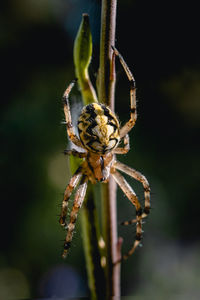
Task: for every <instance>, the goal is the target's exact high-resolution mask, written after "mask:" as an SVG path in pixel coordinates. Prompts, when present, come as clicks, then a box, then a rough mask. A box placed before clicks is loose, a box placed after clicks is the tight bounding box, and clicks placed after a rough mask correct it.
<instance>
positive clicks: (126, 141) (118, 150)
mask: <svg viewBox="0 0 200 300" xmlns="http://www.w3.org/2000/svg"><path fill="white" fill-rule="evenodd" d="M123 139H124V147H117V148H115V149H114V150H113V153H114V154H126V153H128V151H129V150H130V143H129V135H128V134H126V135H125V136H124V138H123Z"/></svg>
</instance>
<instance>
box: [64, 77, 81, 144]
mask: <svg viewBox="0 0 200 300" xmlns="http://www.w3.org/2000/svg"><path fill="white" fill-rule="evenodd" d="M75 82H76V80H74V81H72V82H71V83H70V85H69V86H68V87H67V89H66V91H65V92H64V95H63V104H64V114H65V119H66V126H67V133H68V136H69V138H70V140H71V141H72V143H74V144H75V145H76V146H78V147H81V148H82V147H83V146H82V143H81V141H80V140H79V138H78V137H77V135H76V134H75V130H74V127H73V125H72V118H71V112H70V106H69V94H70V92H71V90H72V88H73V86H74V84H75Z"/></svg>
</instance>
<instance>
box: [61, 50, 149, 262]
mask: <svg viewBox="0 0 200 300" xmlns="http://www.w3.org/2000/svg"><path fill="white" fill-rule="evenodd" d="M112 49H113V54H114V55H113V60H114V56H115V55H117V56H118V57H119V60H120V62H121V64H122V66H123V68H124V70H125V72H126V75H127V77H128V79H129V81H130V119H129V121H128V122H127V123H126V124H125V125H124V126H122V127H120V126H119V121H118V119H117V117H116V116H115V114H114V113H113V112H112V111H111V109H110V108H109V107H106V106H105V105H103V104H101V103H92V104H89V105H86V106H84V107H83V110H82V112H81V114H80V117H79V119H78V131H79V137H78V136H77V135H76V134H75V130H74V127H73V125H72V120H71V113H70V106H69V99H68V97H69V93H70V91H71V89H72V87H73V85H74V83H75V82H72V83H71V84H70V85H69V86H68V88H67V89H66V91H65V93H64V95H63V103H64V113H65V119H66V126H67V133H68V136H69V138H70V140H71V141H72V143H74V144H75V145H76V146H78V147H80V148H82V150H83V151H81V152H79V151H77V150H75V149H72V150H66V151H65V153H66V154H72V155H74V156H78V157H80V158H83V162H82V163H81V165H80V167H79V168H78V169H77V170H76V172H75V173H74V175H73V176H72V177H71V179H70V182H69V184H68V186H67V188H66V190H65V193H64V199H63V202H62V210H61V215H60V224H61V225H62V226H64V227H65V228H66V229H67V235H66V239H65V243H64V252H63V257H66V255H67V253H68V250H69V248H70V245H71V241H72V236H73V232H74V228H75V223H76V219H77V215H78V211H79V209H80V207H81V205H82V203H83V200H84V197H85V194H86V190H87V184H88V180H89V181H91V182H92V183H93V184H95V183H96V182H98V181H100V182H106V181H108V180H109V178H110V176H112V177H113V178H114V180H115V181H116V183H117V184H118V185H119V187H120V188H121V189H122V191H123V192H124V194H125V195H126V196H127V198H128V199H129V200H130V201H131V203H132V204H133V205H134V206H135V209H136V218H135V219H133V220H131V221H128V222H124V224H125V225H127V224H132V223H136V238H135V241H134V243H133V246H132V248H131V249H130V250H129V252H128V253H127V254H126V255H124V256H123V258H127V257H128V256H130V255H131V254H132V253H133V252H134V251H135V249H136V247H137V246H138V245H139V244H140V241H141V238H142V219H143V218H145V217H146V216H147V215H148V214H149V211H150V187H149V183H148V181H147V179H146V178H145V176H144V175H142V174H141V173H140V172H138V171H136V170H135V169H133V168H130V167H128V166H126V165H124V164H122V163H120V162H119V161H117V160H116V159H115V154H126V153H127V152H128V151H129V149H130V146H129V136H128V132H129V131H130V130H131V129H132V128H133V126H134V125H135V122H136V119H137V111H136V87H135V79H134V77H133V75H132V73H131V71H130V70H129V68H128V66H127V64H126V63H125V61H124V59H123V57H122V56H121V54H120V53H119V52H118V51H117V49H116V48H114V47H112ZM120 141H122V142H123V147H118V144H119V142H120ZM118 170H119V171H121V172H124V173H125V174H128V175H129V176H131V177H133V178H134V179H136V180H138V181H140V182H141V183H142V185H143V188H144V197H145V204H144V209H142V207H141V205H140V202H139V200H138V197H137V196H136V194H135V192H134V190H133V189H132V187H131V186H130V185H129V184H128V182H127V181H126V179H125V178H124V177H123V176H122V175H121V173H120V172H118ZM78 184H79V187H78V189H77V192H76V194H75V199H74V204H73V207H72V210H71V213H70V220H69V222H68V224H67V222H66V217H67V209H68V201H69V198H70V196H71V194H72V191H73V190H74V189H75V188H76V187H77V185H78Z"/></svg>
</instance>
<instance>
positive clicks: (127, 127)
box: [112, 46, 137, 138]
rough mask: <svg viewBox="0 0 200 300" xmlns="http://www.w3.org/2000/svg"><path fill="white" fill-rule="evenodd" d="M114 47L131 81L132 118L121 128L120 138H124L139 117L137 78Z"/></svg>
mask: <svg viewBox="0 0 200 300" xmlns="http://www.w3.org/2000/svg"><path fill="white" fill-rule="evenodd" d="M112 49H113V51H114V53H115V55H117V56H118V57H119V60H120V63H121V65H122V67H123V68H124V71H125V72H126V75H127V77H128V79H129V81H130V120H129V121H128V122H127V123H126V124H125V125H124V126H123V127H122V128H121V129H120V138H123V137H124V136H125V135H126V134H127V133H128V132H129V131H130V130H131V129H132V128H133V126H134V125H135V122H136V119H137V111H136V83H135V79H134V77H133V74H132V73H131V71H130V69H129V67H128V66H127V64H126V62H125V60H124V59H123V57H122V55H121V54H120V53H119V51H118V50H117V49H116V48H115V47H113V46H112Z"/></svg>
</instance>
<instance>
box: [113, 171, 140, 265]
mask: <svg viewBox="0 0 200 300" xmlns="http://www.w3.org/2000/svg"><path fill="white" fill-rule="evenodd" d="M111 174H112V176H113V178H114V179H115V181H116V182H117V184H118V185H119V187H120V188H121V189H122V191H123V192H124V194H125V195H126V196H127V198H128V199H129V200H130V201H131V203H132V204H133V205H134V206H135V208H136V220H137V222H136V237H135V241H134V243H133V246H132V248H131V249H130V250H129V251H128V253H127V254H125V255H123V256H122V258H123V259H127V258H128V257H129V256H130V255H132V254H133V253H134V251H135V249H136V248H137V246H138V245H139V244H140V242H141V239H142V219H141V214H142V208H141V205H140V203H139V201H138V198H137V196H136V194H135V192H134V191H133V189H132V188H131V186H130V185H129V184H128V182H127V181H126V180H125V178H124V177H123V176H122V175H121V174H120V173H119V172H117V171H113V172H112V173H111ZM116 263H117V262H116Z"/></svg>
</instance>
